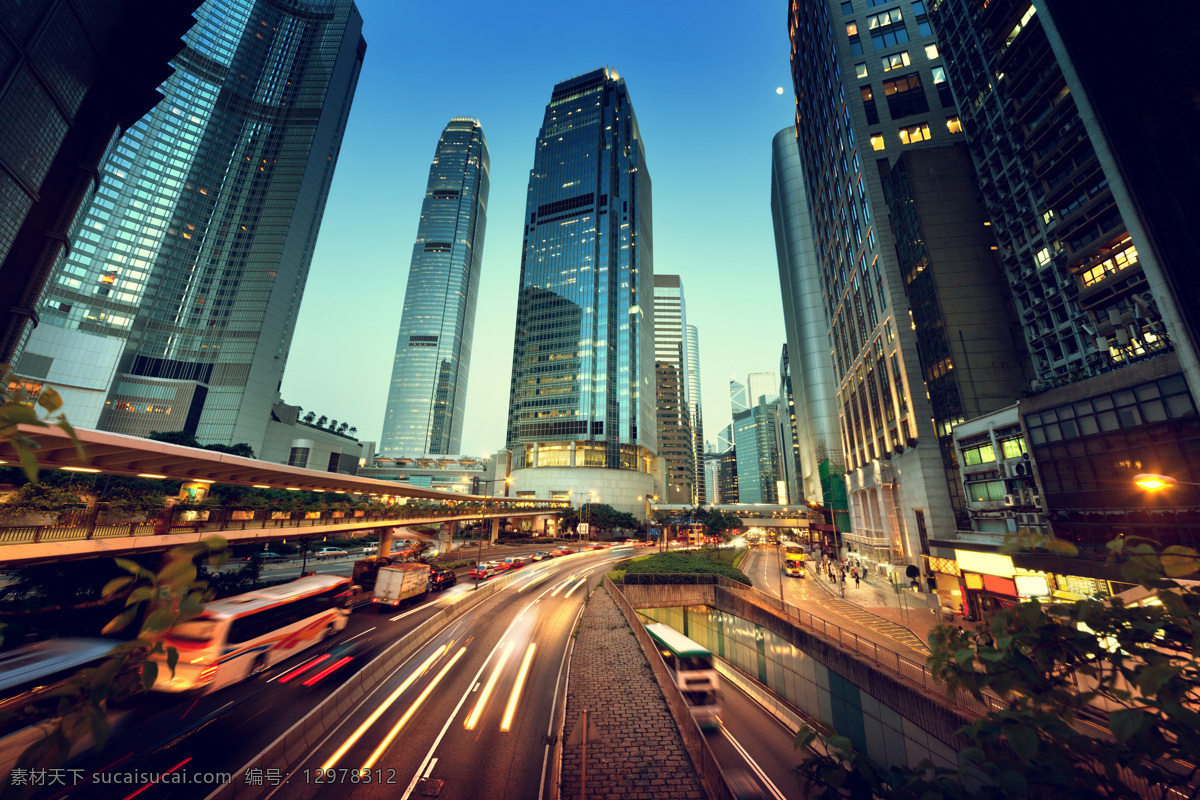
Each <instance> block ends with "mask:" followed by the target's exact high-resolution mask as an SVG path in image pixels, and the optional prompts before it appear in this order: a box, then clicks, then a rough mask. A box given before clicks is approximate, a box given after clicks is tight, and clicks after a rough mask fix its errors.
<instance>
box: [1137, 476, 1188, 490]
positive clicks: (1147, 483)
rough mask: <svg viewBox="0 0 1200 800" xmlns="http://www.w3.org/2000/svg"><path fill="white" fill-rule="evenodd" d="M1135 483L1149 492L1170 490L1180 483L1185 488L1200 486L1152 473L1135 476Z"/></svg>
mask: <svg viewBox="0 0 1200 800" xmlns="http://www.w3.org/2000/svg"><path fill="white" fill-rule="evenodd" d="M1133 483H1134V485H1136V486H1139V487H1141V488H1143V489H1145V490H1146V491H1147V492H1161V491H1162V490H1163V489H1170V488H1171V487H1172V486H1178V485H1179V484H1180V483H1182V484H1183V485H1184V486H1200V483H1188V482H1187V481H1178V480H1175V479H1174V478H1172V477H1171V476H1170V475H1155V474H1154V473H1152V472H1143V473H1142V474H1140V475H1134V476H1133Z"/></svg>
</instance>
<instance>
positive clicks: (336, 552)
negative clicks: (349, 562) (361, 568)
mask: <svg viewBox="0 0 1200 800" xmlns="http://www.w3.org/2000/svg"><path fill="white" fill-rule="evenodd" d="M348 555H350V554H349V553H347V552H346V551H345V550H343V549H342V548H340V547H322V548H321V549H320V550H318V551H317V553H316V557H317V558H319V559H326V558H344V557H346V556H348Z"/></svg>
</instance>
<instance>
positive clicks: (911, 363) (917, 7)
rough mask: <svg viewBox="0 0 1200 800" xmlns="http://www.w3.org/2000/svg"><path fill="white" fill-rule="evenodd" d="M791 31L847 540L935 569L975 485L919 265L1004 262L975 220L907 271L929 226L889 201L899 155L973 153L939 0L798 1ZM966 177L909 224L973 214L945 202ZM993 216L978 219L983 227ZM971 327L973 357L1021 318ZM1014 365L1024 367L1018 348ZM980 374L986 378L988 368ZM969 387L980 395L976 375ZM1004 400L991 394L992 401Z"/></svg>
mask: <svg viewBox="0 0 1200 800" xmlns="http://www.w3.org/2000/svg"><path fill="white" fill-rule="evenodd" d="M790 31H791V39H792V74H793V83H794V87H795V92H796V99H797V107H796V114H797V116H796V125H797V127H796V135H797V142H798V147H799V151H800V162H801V165H802V169H803V170H804V186H805V192H806V194H807V199H808V207H809V214H810V216H811V219H812V230H813V233H814V240H815V252H816V253H817V258H818V261H819V265H818V267H817V270H818V272H819V274H820V276H821V277H820V280H821V285H822V289H823V298H822V299H823V303H824V312H825V317H826V321H827V323H828V330H827V335H828V341H829V345H830V350H831V351H832V355H833V361H834V371H835V375H836V378H837V404H838V406H839V407H840V410H841V419H840V429H841V430H840V432H841V437H842V445H843V449H844V453H845V457H846V462H847V464H846V469H847V475H846V489H847V493H848V500H849V504H850V511H851V515H852V524H851V527H852V532H851V533H849V534H844V535H843V540H844V541H845V542H846V543H847V549H848V550H850V551H852V552H854V553H855V554H856V555H859V556H860V557H865V558H866V559H869V560H877V561H880V562H884V563H887V564H890V565H893V566H895V567H899V566H902V565H905V564H912V565H920V564H921V563H922V556H923V555H927V554H929V539H930V537H931V534H933V533H937V532H940V531H949V530H954V529H956V528H957V527H958V526H957V520H956V511H957V509H956V504H955V502H954V494H956V493H957V492H955V487H958V486H959V482H958V478H957V474H956V473H955V472H954V471H953V469H952V465H950V464H947V463H946V453H947V452H948V451H947V447H946V443H947V442H949V441H950V439H949V437H950V433H951V430H952V427H953V424H954V423H956V422H958V421H959V419H962V418H965V415H963V416H962V417H960V418H959V419H955V420H954V421H953V422H949V421H948V420H945V419H943V420H942V424H940V425H939V423H938V422H935V420H934V416H935V415H934V408H933V405H932V403H931V400H930V396H929V394H928V393H927V387H926V385H925V384H926V381H927V380H930V379H932V378H934V377H937V376H938V374H939V373H941V374H944V373H945V372H947V371H949V370H950V369H952V368H954V367H955V366H958V365H954V364H953V362H952V361H950V360H944V359H943V360H940V361H939V362H935V363H933V364H929V365H926V364H925V363H923V361H922V359H921V358H920V357H919V355H918V353H919V349H918V341H919V338H920V332H919V331H918V328H919V324H915V323H916V322H917V321H916V319H915V317H914V316H913V314H915V312H916V311H917V309H916V308H914V307H912V306H911V305H910V298H909V297H908V296H907V295H906V294H905V289H906V288H907V284H909V283H911V280H912V276H913V275H914V274H916V275H923V274H924V272H925V271H927V270H930V269H932V270H933V272H934V274H937V273H938V271H939V269H942V270H944V271H945V273H946V275H947V276H948V277H947V278H946V280H948V281H956V282H959V283H960V284H961V282H963V281H966V280H967V277H966V276H967V275H976V276H979V277H980V279H981V280H986V278H987V277H988V276H989V275H990V274H992V273H994V271H995V263H994V261H993V255H992V252H991V251H990V250H989V249H988V247H989V246H990V245H986V244H985V245H982V248H983V249H982V251H981V252H980V251H978V250H975V249H973V248H974V244H973V243H972V237H974V236H975V235H976V234H974V233H971V232H970V230H969V229H968V228H963V229H962V230H963V231H965V240H964V241H963V242H962V243H961V244H962V246H961V247H959V246H958V244H957V243H953V244H948V245H946V249H945V250H944V254H945V258H946V261H945V263H944V265H939V264H938V263H935V260H934V258H932V257H930V258H928V259H927V263H926V264H925V265H924V266H921V267H920V268H919V269H918V268H917V267H915V266H911V265H910V269H909V270H908V271H907V272H906V271H905V270H904V269H902V266H901V263H900V260H901V259H900V256H899V255H898V245H903V244H905V243H906V240H905V239H904V238H902V237H904V236H906V235H908V234H910V233H911V232H912V231H913V230H914V228H913V226H912V225H909V226H908V227H907V229H906V230H905V232H904V233H900V232H897V233H896V234H895V235H893V226H894V225H895V224H896V223H897V222H898V221H899V220H897V219H896V217H895V215H894V212H895V210H896V208H897V206H896V205H894V204H893V205H891V206H889V199H893V198H894V197H895V196H897V195H895V194H894V195H892V197H889V195H888V188H887V186H886V183H887V179H888V176H889V175H890V174H891V172H892V171H893V169H894V168H896V167H897V165H898V164H899V165H900V167H901V169H902V171H903V172H904V173H905V174H907V175H910V176H911V175H913V174H916V173H917V172H921V171H922V170H928V169H930V168H931V167H930V166H928V165H929V164H930V163H931V162H928V161H924V160H922V161H921V162H920V163H921V164H923V165H926V166H922V167H921V168H920V169H917V168H916V167H915V166H905V165H906V164H909V165H915V163H916V162H914V161H913V158H915V157H916V156H915V155H909V159H908V161H907V162H905V161H904V160H903V159H902V156H904V155H906V154H916V153H917V152H918V151H922V150H926V149H930V148H936V149H937V152H936V153H934V154H931V155H929V156H928V158H930V159H937V158H941V157H944V158H945V160H946V163H947V164H948V165H951V166H953V165H955V164H957V163H958V162H959V161H961V159H960V158H959V157H958V156H956V155H955V153H956V150H955V149H954V148H953V147H943V146H942V145H954V144H956V143H958V142H961V141H962V134H961V130H960V126H959V123H958V114H957V110H956V109H955V107H954V103H953V98H952V96H951V94H950V90H949V85H948V84H947V82H946V73H945V68H944V66H943V64H942V62H941V58H940V54H939V52H938V49H937V42H936V41H935V39H934V36H933V31H932V28H931V26H930V23H929V20H928V16H927V13H926V8H925V4H924V2H923V0H917V2H905V3H901V4H899V5H896V6H895V7H892V8H885V7H876V6H870V5H869V4H868V3H851V2H847V3H839V2H833V0H793V2H792V3H791V16H790ZM867 53H870V55H869V56H868V55H866V54H867ZM955 174H956V175H958V177H956V178H955V180H954V181H953V183H954V185H953V186H952V187H948V188H947V192H946V195H945V197H942V196H939V195H937V194H936V193H934V192H930V193H928V194H926V195H925V197H924V199H922V198H920V197H915V195H914V197H915V200H916V203H915V205H912V206H905V208H906V209H907V212H906V213H907V215H908V216H907V217H906V219H908V220H909V221H911V219H912V217H913V215H915V217H916V218H917V219H918V220H919V226H920V227H921V228H922V229H924V228H925V227H928V228H930V229H931V230H932V229H934V228H938V227H939V226H942V225H944V227H943V228H942V229H941V231H942V232H945V231H947V230H949V228H950V227H951V225H950V224H949V222H948V220H949V218H950V217H953V216H954V214H955V213H957V212H956V209H954V208H953V207H952V206H951V203H950V202H944V201H947V200H948V198H950V197H951V196H957V197H958V198H960V199H961V198H964V197H966V189H967V186H966V184H963V183H962V182H961V174H960V173H958V172H955ZM896 180H899V179H896ZM918 183H920V181H918ZM972 185H973V181H972ZM893 188H900V187H893ZM914 191H917V189H915V188H914ZM978 208H979V206H978V204H976V205H975V206H974V207H968V208H967V209H964V210H962V212H961V213H962V214H964V215H965V214H969V213H970V212H971V211H973V210H975V209H978ZM889 212H891V215H892V219H891V220H888V219H887V216H888V215H889ZM981 217H982V215H981ZM962 221H963V222H964V223H966V217H964V218H963V220H962ZM983 222H984V220H983V219H982V218H980V219H977V220H975V221H974V223H973V224H974V225H975V226H976V227H977V228H978V229H982V228H983ZM966 224H971V223H966ZM932 239H933V234H930V235H928V236H926V237H925V243H926V244H928V243H929V242H931V241H932ZM918 244H919V243H918ZM910 255H911V253H910ZM914 270H915V273H914ZM906 276H907V277H906ZM935 285H936V284H935ZM937 300H938V301H940V303H941V308H940V310H939V313H940V314H941V318H942V320H943V321H945V320H947V319H949V318H950V317H953V316H955V315H956V314H957V313H958V311H957V306H958V305H964V307H965V303H966V302H969V301H961V300H959V298H957V297H955V296H953V295H952V296H949V297H945V296H940V295H939V297H938V298H937ZM927 310H928V309H927ZM933 318H934V316H933V315H932V314H931V315H930V316H929V317H928V319H930V320H932V319H933ZM970 322H971V323H972V324H971V327H969V328H964V329H963V330H961V331H959V330H947V331H945V332H944V336H945V338H946V339H947V341H948V342H951V343H952V344H953V346H955V347H958V348H959V349H961V350H962V351H963V352H975V350H976V349H977V348H976V346H975V345H973V344H972V343H971V342H970V341H969V339H968V337H970V336H972V335H973V334H975V333H987V332H989V331H990V330H992V329H993V328H994V327H998V328H999V329H1000V330H1005V329H1007V327H1008V326H1007V322H1006V321H1005V320H1004V319H1002V318H996V319H990V320H987V319H984V318H983V317H982V316H977V317H973V318H970ZM926 333H929V332H928V331H927V332H926ZM988 340H989V342H990V341H991V335H990V333H988ZM921 355H924V353H923V352H921ZM998 359H999V360H1001V361H1005V360H1008V359H1006V358H1005V356H1004V355H1002V354H1001V355H999V356H998ZM973 367H974V368H975V369H976V370H979V371H982V370H984V369H985V368H986V365H982V364H978V363H976V364H973ZM958 385H959V386H960V388H961V387H964V386H965V387H966V388H968V389H970V388H971V387H970V385H969V384H964V383H963V382H962V381H958ZM989 396H990V394H989V393H988V392H980V393H979V395H978V397H979V398H980V400H981V401H982V400H983V399H984V398H986V397H989ZM1011 398H1012V395H1011V394H1010V395H1008V396H1007V397H1006V398H1005V402H1004V404H1008V403H1009V402H1011ZM990 410H992V408H989V407H986V406H985V407H981V408H980V411H981V412H985V411H990ZM950 452H952V449H951V450H950ZM958 506H959V507H961V503H959V504H958Z"/></svg>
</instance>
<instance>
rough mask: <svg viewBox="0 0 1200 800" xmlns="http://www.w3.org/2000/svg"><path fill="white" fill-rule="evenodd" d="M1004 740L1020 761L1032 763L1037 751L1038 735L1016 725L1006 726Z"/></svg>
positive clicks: (1030, 729)
mask: <svg viewBox="0 0 1200 800" xmlns="http://www.w3.org/2000/svg"><path fill="white" fill-rule="evenodd" d="M1004 738H1005V739H1007V740H1008V746H1009V747H1011V748H1012V750H1013V752H1014V753H1016V754H1017V756H1018V757H1019V758H1020V759H1021V760H1022V761H1032V760H1033V759H1034V757H1035V756H1036V755H1037V751H1038V744H1039V742H1038V735H1037V733H1036V732H1035V731H1034V730H1033V729H1032V728H1026V727H1024V726H1018V725H1006V726H1005V727H1004Z"/></svg>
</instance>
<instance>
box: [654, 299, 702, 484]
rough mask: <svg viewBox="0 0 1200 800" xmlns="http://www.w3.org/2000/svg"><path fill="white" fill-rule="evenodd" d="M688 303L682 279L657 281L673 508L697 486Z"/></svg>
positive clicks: (661, 395) (659, 377) (661, 397)
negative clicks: (692, 416)
mask: <svg viewBox="0 0 1200 800" xmlns="http://www.w3.org/2000/svg"><path fill="white" fill-rule="evenodd" d="M686 329H687V303H686V302H684V297H683V282H682V281H681V280H679V276H678V275H655V276H654V373H655V377H656V392H657V408H656V412H657V414H656V416H657V421H658V454H659V455H660V456H662V457H663V458H665V459H666V460H667V500H666V502H668V503H685V504H686V503H690V502H692V497H693V491H694V488H695V484H696V462H695V452H694V449H695V443H694V441H693V437H692V424H691V412H690V410H689V405H690V403H689V399H690V398H689V396H688V395H689V391H688V390H689V384H688V368H689V364H688V360H687V356H688V349H687V344H686V341H685V336H684V333H685V331H686Z"/></svg>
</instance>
